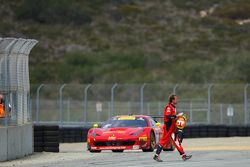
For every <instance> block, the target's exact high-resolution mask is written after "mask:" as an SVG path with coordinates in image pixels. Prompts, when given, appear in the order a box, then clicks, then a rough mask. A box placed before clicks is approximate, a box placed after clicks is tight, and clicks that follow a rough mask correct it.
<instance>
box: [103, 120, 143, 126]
mask: <svg viewBox="0 0 250 167" xmlns="http://www.w3.org/2000/svg"><path fill="white" fill-rule="evenodd" d="M115 127H147V122H146V120H145V119H136V120H109V121H108V122H107V123H106V124H104V125H103V126H102V128H115Z"/></svg>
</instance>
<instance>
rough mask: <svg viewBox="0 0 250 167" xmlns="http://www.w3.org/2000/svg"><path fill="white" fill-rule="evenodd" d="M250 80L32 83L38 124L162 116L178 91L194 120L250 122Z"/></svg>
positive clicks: (184, 109)
mask: <svg viewBox="0 0 250 167" xmlns="http://www.w3.org/2000/svg"><path fill="white" fill-rule="evenodd" d="M248 87H249V85H248V84H244V85H243V84H231V85H230V84H228V85H227V84H207V85H205V84H204V85H202V84H148V83H144V84H61V85H53V84H40V85H31V105H30V110H31V111H32V118H33V121H34V122H35V123H45V124H48V123H52V124H58V125H70V124H77V125H80V124H81V125H85V124H88V123H93V122H103V121H106V120H107V119H108V118H110V117H111V116H114V115H121V114H146V115H154V116H159V115H162V111H163V109H164V107H165V105H166V103H167V101H168V96H169V95H170V94H171V93H175V94H177V95H178V97H179V102H178V104H177V112H183V113H184V114H186V116H187V120H188V124H208V125H212V124H213V125H214V124H223V125H249V123H250V118H249V98H248V97H249V89H248Z"/></svg>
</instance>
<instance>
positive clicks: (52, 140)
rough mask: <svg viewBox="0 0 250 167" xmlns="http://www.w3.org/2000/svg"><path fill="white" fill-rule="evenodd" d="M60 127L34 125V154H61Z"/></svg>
mask: <svg viewBox="0 0 250 167" xmlns="http://www.w3.org/2000/svg"><path fill="white" fill-rule="evenodd" d="M59 134H60V132H59V126H58V125H53V126H46V125H34V152H42V151H45V152H59V137H60V135H59Z"/></svg>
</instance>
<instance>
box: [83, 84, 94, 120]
mask: <svg viewBox="0 0 250 167" xmlns="http://www.w3.org/2000/svg"><path fill="white" fill-rule="evenodd" d="M91 86H92V84H88V86H86V88H85V89H84V123H86V121H87V112H88V111H87V110H88V89H89V88H90V87H91Z"/></svg>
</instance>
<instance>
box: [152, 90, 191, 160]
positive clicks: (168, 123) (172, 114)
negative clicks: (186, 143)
mask: <svg viewBox="0 0 250 167" xmlns="http://www.w3.org/2000/svg"><path fill="white" fill-rule="evenodd" d="M176 104H177V96H176V95H174V94H172V95H170V96H169V103H168V104H167V105H166V107H165V109H164V113H163V117H164V128H163V130H164V132H163V136H162V138H161V140H160V141H159V143H158V145H157V149H156V153H155V155H154V157H153V159H154V160H155V161H157V162H162V160H161V159H160V157H159V155H160V153H161V151H162V149H163V147H164V146H165V145H166V144H167V142H169V141H170V138H171V135H172V133H175V131H176V124H175V119H176ZM178 135H179V136H180V137H182V134H180V133H178ZM181 141H182V140H181ZM176 148H177V149H178V151H179V153H180V155H181V156H182V159H183V160H184V161H185V160H188V159H190V158H191V157H192V155H186V154H185V152H184V150H183V148H182V147H176Z"/></svg>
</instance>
